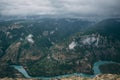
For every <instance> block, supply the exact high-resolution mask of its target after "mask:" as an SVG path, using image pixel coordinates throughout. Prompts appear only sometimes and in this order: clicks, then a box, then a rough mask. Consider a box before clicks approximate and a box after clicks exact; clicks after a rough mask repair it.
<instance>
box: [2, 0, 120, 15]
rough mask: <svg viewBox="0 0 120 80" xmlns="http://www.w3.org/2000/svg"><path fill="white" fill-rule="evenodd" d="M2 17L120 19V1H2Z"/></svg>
mask: <svg viewBox="0 0 120 80" xmlns="http://www.w3.org/2000/svg"><path fill="white" fill-rule="evenodd" d="M0 15H4V16H9V15H12V16H14V15H15V16H26V15H59V16H60V15H61V16H68V15H69V16H79V17H85V16H87V17H89V16H90V17H92V16H102V17H104V16H105V17H108V16H110V17H115V16H117V17H118V16H119V17H120V0H0Z"/></svg>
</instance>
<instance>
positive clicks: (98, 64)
mask: <svg viewBox="0 0 120 80" xmlns="http://www.w3.org/2000/svg"><path fill="white" fill-rule="evenodd" d="M107 63H115V62H112V61H98V62H96V63H95V64H94V65H93V71H94V75H89V74H84V73H73V74H65V75H60V76H54V77H32V76H30V75H29V74H28V73H27V71H26V70H25V69H24V68H23V66H18V65H11V66H12V67H14V68H15V69H16V70H18V71H19V72H20V73H22V74H23V75H24V76H25V77H26V78H40V79H44V80H48V79H50V78H62V77H69V76H82V77H94V76H96V75H98V74H101V71H100V69H99V66H100V65H103V64H107Z"/></svg>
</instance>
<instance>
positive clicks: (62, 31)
mask: <svg viewBox="0 0 120 80" xmlns="http://www.w3.org/2000/svg"><path fill="white" fill-rule="evenodd" d="M119 21H120V19H107V20H103V21H101V22H99V23H97V24H96V25H94V26H93V27H90V28H87V29H85V27H88V26H90V25H91V23H90V22H88V21H81V20H76V19H75V20H74V19H60V20H54V19H50V20H49V19H43V20H40V21H18V23H15V22H14V21H13V23H12V24H11V22H10V24H11V25H10V24H7V25H6V27H4V26H5V25H4V26H2V29H1V33H3V35H5V36H6V37H5V38H3V39H4V40H2V43H4V44H3V46H4V47H3V46H2V47H3V49H2V48H1V52H3V53H4V54H2V56H1V57H2V58H1V60H2V61H4V62H7V63H8V64H20V65H23V66H24V67H25V69H26V70H27V71H28V73H29V74H30V75H32V76H56V75H62V74H70V73H80V72H81V73H87V74H93V70H92V67H93V64H94V63H95V62H97V61H99V60H107V61H115V62H118V63H119V62H120V38H119V35H120V32H119V30H120V22H119ZM7 23H8V22H7ZM2 24H3V23H2ZM4 24H5V23H4ZM50 26H51V27H50ZM73 26H74V28H73ZM83 28H84V29H83ZM2 37H3V36H2ZM2 37H1V38H2ZM8 40H9V41H10V42H8ZM4 41H6V43H5V42H4ZM115 73H117V72H115Z"/></svg>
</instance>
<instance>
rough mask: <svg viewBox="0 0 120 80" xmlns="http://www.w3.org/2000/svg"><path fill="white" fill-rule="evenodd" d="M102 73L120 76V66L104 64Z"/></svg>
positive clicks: (101, 68) (101, 67)
mask: <svg viewBox="0 0 120 80" xmlns="http://www.w3.org/2000/svg"><path fill="white" fill-rule="evenodd" d="M100 70H101V72H102V73H110V74H120V64H115V63H113V64H104V65H101V66H100Z"/></svg>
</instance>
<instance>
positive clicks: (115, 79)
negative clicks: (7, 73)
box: [0, 74, 120, 80]
mask: <svg viewBox="0 0 120 80" xmlns="http://www.w3.org/2000/svg"><path fill="white" fill-rule="evenodd" d="M0 80H42V79H34V78H30V79H26V78H0ZM49 80H120V75H116V74H114V75H113V74H102V75H97V76H96V77H94V78H85V77H79V76H71V77H67V78H51V79H49Z"/></svg>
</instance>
